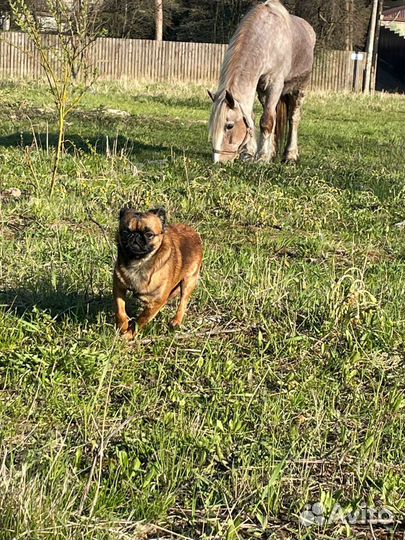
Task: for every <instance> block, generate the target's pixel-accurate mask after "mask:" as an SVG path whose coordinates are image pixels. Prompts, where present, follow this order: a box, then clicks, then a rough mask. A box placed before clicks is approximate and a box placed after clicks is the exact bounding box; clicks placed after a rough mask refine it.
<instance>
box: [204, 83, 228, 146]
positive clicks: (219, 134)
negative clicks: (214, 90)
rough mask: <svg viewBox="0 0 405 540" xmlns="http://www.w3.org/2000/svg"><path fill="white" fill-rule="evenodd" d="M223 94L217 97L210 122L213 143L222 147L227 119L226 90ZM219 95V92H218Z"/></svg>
mask: <svg viewBox="0 0 405 540" xmlns="http://www.w3.org/2000/svg"><path fill="white" fill-rule="evenodd" d="M222 94H223V95H222V96H221V97H218V98H215V101H214V103H213V106H212V111H211V117H210V122H209V130H208V132H209V138H210V139H211V140H212V142H213V144H214V145H216V146H217V147H220V146H221V144H222V138H223V136H224V124H225V121H226V108H225V107H224V105H225V91H224V92H222ZM217 95H218V94H217Z"/></svg>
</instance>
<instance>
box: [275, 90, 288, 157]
mask: <svg viewBox="0 0 405 540" xmlns="http://www.w3.org/2000/svg"><path fill="white" fill-rule="evenodd" d="M290 107H291V100H290V99H289V98H288V96H287V95H285V96H281V97H280V99H279V101H278V103H277V109H276V132H275V143H276V149H277V154H278V155H279V156H282V155H283V153H284V150H285V147H286V144H287V135H288V118H289V114H290V110H289V109H290Z"/></svg>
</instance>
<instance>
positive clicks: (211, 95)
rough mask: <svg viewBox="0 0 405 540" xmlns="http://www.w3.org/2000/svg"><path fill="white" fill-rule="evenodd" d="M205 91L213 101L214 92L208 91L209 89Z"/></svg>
mask: <svg viewBox="0 0 405 540" xmlns="http://www.w3.org/2000/svg"><path fill="white" fill-rule="evenodd" d="M207 92H208V95H209V96H210V98H211V100H212V101H215V96H214V94H213V93H212V92H210V91H209V90H207Z"/></svg>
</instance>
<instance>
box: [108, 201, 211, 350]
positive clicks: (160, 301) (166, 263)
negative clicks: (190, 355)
mask: <svg viewBox="0 0 405 540" xmlns="http://www.w3.org/2000/svg"><path fill="white" fill-rule="evenodd" d="M117 244H118V257H117V262H116V264H115V268H114V277H113V294H114V304H115V317H116V323H117V327H118V329H119V330H120V332H121V334H122V335H123V337H124V338H125V339H132V338H133V337H134V335H135V334H136V327H135V326H134V325H133V324H131V322H130V319H129V317H128V315H127V313H126V310H125V297H126V293H127V291H133V293H134V294H135V296H136V297H137V298H138V299H139V300H140V301H141V302H142V303H143V304H144V305H145V306H144V309H143V311H142V312H141V314H140V315H139V317H138V319H137V321H136V325H137V327H138V328H140V329H141V328H143V327H144V326H145V325H146V324H147V323H148V322H149V321H151V320H152V319H153V318H154V317H155V316H156V315H157V314H158V312H159V311H160V310H161V309H162V307H163V306H164V305H165V304H166V303H167V301H168V300H169V299H170V298H173V297H175V296H177V294H180V303H179V307H178V309H177V313H176V316H175V317H174V319H173V320H172V322H171V325H172V326H173V327H176V326H180V324H181V322H182V320H183V317H184V313H185V311H186V307H187V303H188V301H189V299H190V296H191V293H192V292H193V290H194V289H195V287H196V285H197V281H198V276H199V274H200V269H201V263H202V256H203V249H202V242H201V238H200V236H199V235H198V233H197V232H196V231H195V230H194V229H192V228H191V227H188V226H187V225H182V224H179V225H169V226H166V212H165V210H164V209H163V208H156V209H153V210H149V211H148V212H144V213H140V212H136V211H135V210H134V209H132V208H126V207H124V208H122V209H121V211H120V223H119V229H118V235H117Z"/></svg>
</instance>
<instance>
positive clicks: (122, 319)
mask: <svg viewBox="0 0 405 540" xmlns="http://www.w3.org/2000/svg"><path fill="white" fill-rule="evenodd" d="M126 295H127V289H126V288H125V287H123V285H122V284H121V282H120V281H119V280H118V278H117V276H116V275H115V274H114V278H113V296H114V311H115V323H116V326H117V328H118V330H119V331H120V333H121V334H122V336H123V337H124V338H125V339H132V338H133V336H134V332H133V329H132V328H131V327H130V321H129V317H128V315H127V312H126V310H125V298H126Z"/></svg>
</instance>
